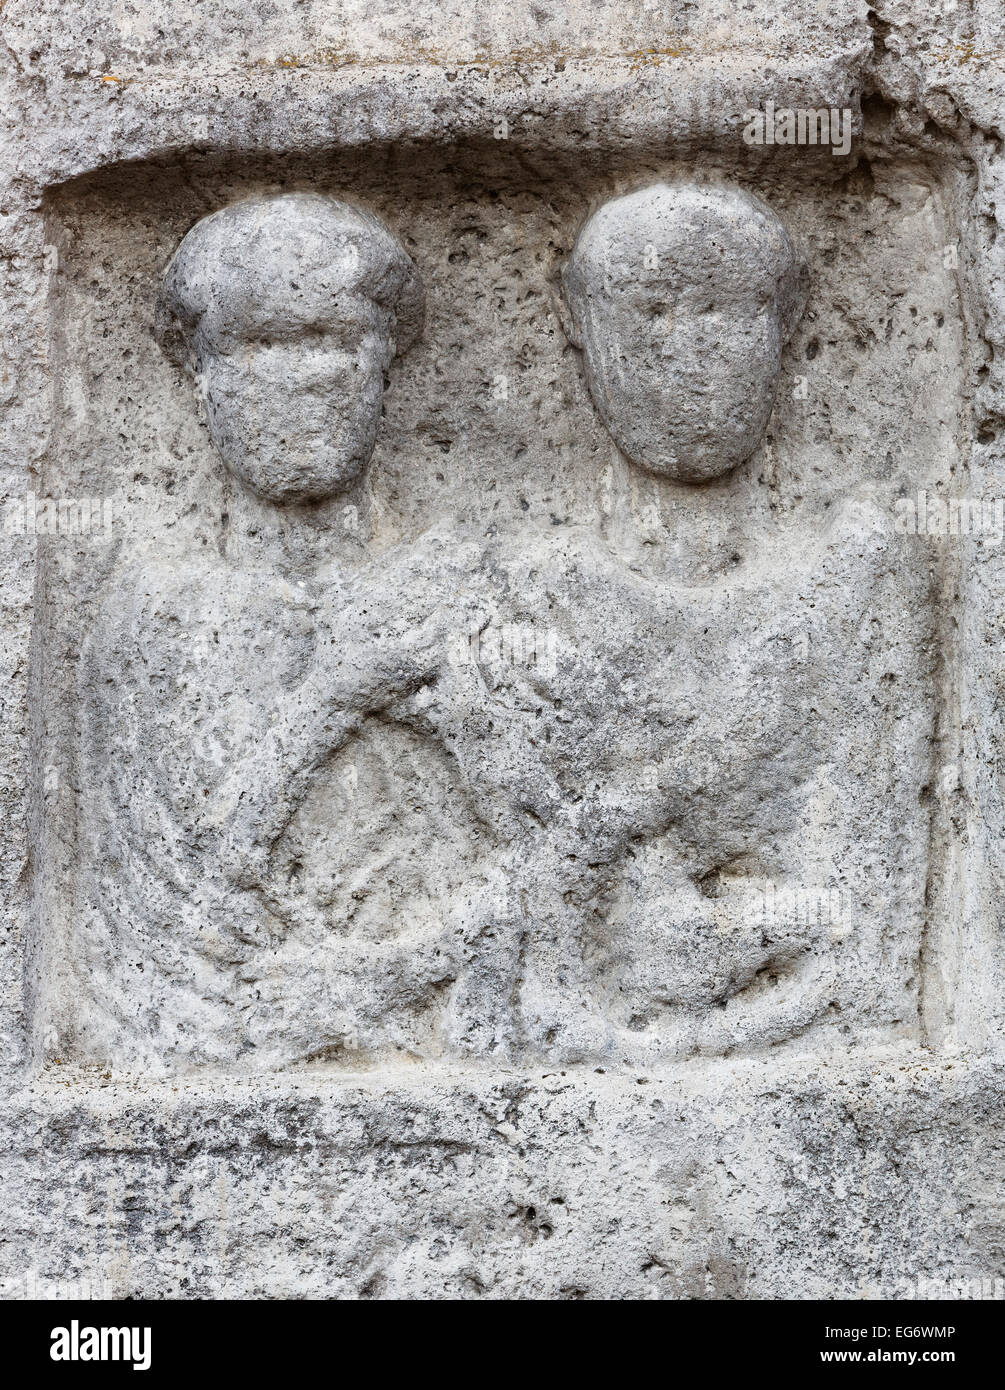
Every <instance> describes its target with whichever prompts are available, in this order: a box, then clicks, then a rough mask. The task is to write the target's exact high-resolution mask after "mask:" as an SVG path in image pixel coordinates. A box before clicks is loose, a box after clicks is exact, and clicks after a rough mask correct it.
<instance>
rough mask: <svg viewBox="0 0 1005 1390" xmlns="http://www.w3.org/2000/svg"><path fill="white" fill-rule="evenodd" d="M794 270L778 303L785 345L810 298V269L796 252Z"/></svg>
mask: <svg viewBox="0 0 1005 1390" xmlns="http://www.w3.org/2000/svg"><path fill="white" fill-rule="evenodd" d="M796 257H797V260H796V269H795V273H794V275H793V276H792V278H791V280H790V281H789V285H788V287H787V292H786V293H784V294H783V298H782V300H781V303H780V306H779V307H780V309H781V314H782V342H783V343H787V342H788V341H789V339H790V338H791V337H792V335H793V333H794V332H795V331H796V328H797V326H798V324H799V320H800V319H801V318H802V316H803V313H804V312H805V310H806V301H807V300H808V299H809V297H810V269H809V266H808V265H807V264H806V260H805V258H804V257H803V256H802V255H801V254H800V252H799V251H798V250H797V251H796Z"/></svg>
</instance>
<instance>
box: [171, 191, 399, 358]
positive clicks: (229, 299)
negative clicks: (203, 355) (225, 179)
mask: <svg viewBox="0 0 1005 1390" xmlns="http://www.w3.org/2000/svg"><path fill="white" fill-rule="evenodd" d="M291 267H292V268H293V269H294V273H296V271H297V270H299V269H301V268H302V270H303V272H304V274H311V275H313V278H314V279H315V284H316V285H317V284H318V283H319V282H320V284H321V285H322V286H323V288H324V290H325V291H326V292H327V291H328V290H329V289H330V291H331V294H332V298H333V300H336V299H337V297H338V296H339V295H344V294H350V293H355V294H359V295H364V296H365V297H366V298H368V299H371V300H373V301H374V302H375V303H376V304H378V305H379V306H380V307H381V308H382V309H384V310H385V311H386V312H387V313H388V314H389V315H390V318H391V324H392V336H393V339H394V347H395V352H397V353H403V352H406V351H407V350H408V349H409V348H410V347H411V346H412V344H413V343H414V342H415V341H416V340H417V339H418V338H419V336H420V335H421V332H422V323H423V313H424V295H423V289H422V282H421V280H420V279H419V275H418V272H417V271H416V268H415V266H414V265H413V263H412V261H411V259H410V257H409V256H408V254H407V252H406V251H405V249H404V247H403V246H402V245H401V243H400V242H399V241H398V240H397V238H396V237H395V236H394V235H393V234H392V233H391V232H390V231H389V230H388V229H387V227H385V226H384V224H383V223H382V222H381V221H380V220H379V219H378V218H377V217H375V216H374V215H373V214H372V213H370V212H367V211H365V210H364V209H362V208H355V207H351V206H350V205H349V204H348V203H343V202H339V201H337V200H336V199H334V198H328V197H325V196H323V195H321V194H317V193H288V194H281V195H278V196H276V197H268V198H250V199H248V200H247V201H244V202H240V203H234V204H232V205H230V206H229V207H225V208H222V209H221V210H220V211H219V212H214V213H211V214H210V215H209V216H208V217H204V218H203V219H202V220H201V221H200V222H197V223H196V224H195V226H194V227H193V228H192V229H191V231H189V232H188V234H187V235H186V236H185V238H184V240H183V241H182V243H181V245H180V246H179V247H178V250H177V251H176V252H175V254H174V257H173V259H172V260H171V263H170V265H169V266H168V268H167V271H166V272H165V275H164V281H163V285H162V287H161V292H160V296H159V298H158V302H157V310H156V317H155V332H156V335H157V338H158V341H159V342H160V345H161V347H162V349H163V351H164V353H165V355H166V356H167V357H168V358H170V360H171V361H173V362H175V363H176V364H177V365H178V366H181V367H183V368H185V369H186V370H188V371H194V370H195V369H196V367H197V357H198V348H197V341H198V330H199V326H200V323H201V322H202V320H203V318H204V317H205V316H206V315H207V314H212V315H213V316H214V317H216V318H218V319H220V320H222V321H223V322H224V323H225V324H230V325H231V326H232V325H233V324H234V323H235V322H237V323H239V322H240V320H241V316H242V308H243V307H244V306H248V305H250V304H251V302H252V300H253V299H254V297H255V296H256V293H259V292H260V291H261V288H262V287H263V286H264V287H265V288H269V282H270V281H275V282H277V283H279V282H280V281H281V277H282V276H283V274H285V273H286V272H288V270H289V269H290V268H291ZM296 288H297V285H296V281H292V282H291V288H290V291H289V293H290V295H291V297H293V296H294V291H295V290H296Z"/></svg>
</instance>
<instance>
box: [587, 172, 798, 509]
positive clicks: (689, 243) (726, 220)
mask: <svg viewBox="0 0 1005 1390" xmlns="http://www.w3.org/2000/svg"><path fill="white" fill-rule="evenodd" d="M804 281H805V271H804V268H803V266H802V264H801V262H800V260H799V257H798V256H797V254H796V252H795V250H794V248H793V245H792V242H791V241H790V240H789V235H788V233H787V232H786V230H785V227H784V226H783V225H782V223H781V221H780V220H779V219H778V217H777V216H776V215H775V213H773V212H772V211H771V209H770V208H769V207H767V206H766V205H765V204H764V203H762V202H761V201H760V199H758V198H754V197H752V196H751V195H750V194H748V193H745V192H743V191H742V190H741V189H738V188H732V187H699V186H697V185H692V184H654V185H653V186H652V187H650V188H645V189H642V190H641V191H640V192H637V193H631V194H628V195H627V196H626V197H623V198H616V199H614V200H612V201H611V202H609V203H607V204H605V206H604V207H602V208H600V210H599V211H598V212H596V213H594V215H593V216H592V217H591V218H590V219H589V221H588V222H587V223H586V225H585V226H584V227H583V229H582V231H581V232H580V234H579V238H578V240H577V241H576V245H575V248H574V249H573V252H572V255H571V257H570V259H569V262H568V264H567V265H566V267H565V269H564V272H563V286H564V290H565V298H566V304H567V308H568V322H567V332H568V334H569V337H570V339H571V341H572V342H573V343H574V344H575V346H576V347H579V348H581V349H582V351H583V356H584V360H585V367H586V379H587V384H588V385H589V388H590V394H591V395H592V397H593V400H594V403H595V404H596V407H597V410H598V411H599V412H600V415H601V417H602V419H603V421H604V424H605V425H606V426H607V428H608V430H609V431H610V432H611V435H612V436H613V437H614V440H615V442H616V443H617V445H618V447H619V448H620V449H621V450H622V452H623V453H625V454H626V455H627V456H628V457H629V458H630V459H632V460H633V462H635V463H637V464H639V465H640V466H641V467H643V468H647V469H649V471H650V472H652V473H656V474H659V475H661V476H663V477H667V478H676V479H680V480H683V481H687V482H700V481H703V480H704V479H707V478H715V477H718V476H719V475H720V474H722V473H726V472H728V470H729V469H731V468H735V467H736V465H737V464H739V463H742V462H743V461H744V460H745V459H747V458H749V457H750V455H751V453H752V452H753V451H754V449H755V448H756V447H757V444H758V442H759V441H760V439H761V436H762V434H763V432H764V429H765V426H766V425H767V423H768V417H769V416H770V414H771V408H772V405H773V404H774V397H775V385H776V382H777V379H778V373H779V368H780V364H781V353H782V347H783V345H784V343H785V342H786V340H787V339H788V338H789V336H790V335H791V333H792V331H793V329H794V328H795V326H796V324H797V322H798V321H799V316H800V314H801V313H802V309H803V304H804V301H805V289H804Z"/></svg>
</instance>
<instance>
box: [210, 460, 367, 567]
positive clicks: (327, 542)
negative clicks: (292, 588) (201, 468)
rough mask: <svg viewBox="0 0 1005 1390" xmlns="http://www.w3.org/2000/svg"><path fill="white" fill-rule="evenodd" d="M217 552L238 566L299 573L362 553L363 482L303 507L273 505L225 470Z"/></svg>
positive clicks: (364, 524) (349, 560)
mask: <svg viewBox="0 0 1005 1390" xmlns="http://www.w3.org/2000/svg"><path fill="white" fill-rule="evenodd" d="M222 511H223V521H222V525H221V531H220V535H221V541H220V550H221V554H222V555H223V556H224V558H225V559H226V560H227V561H228V563H230V564H232V565H235V566H236V567H238V568H240V569H250V570H256V569H265V570H270V571H272V572H273V573H275V572H277V571H278V572H279V573H282V574H285V575H288V576H290V577H291V578H303V577H305V576H310V575H313V574H315V573H316V572H318V571H319V570H323V569H324V567H325V566H326V565H330V564H335V565H338V566H339V567H341V566H342V565H345V564H351V563H352V562H353V560H358V559H359V558H360V557H361V556H362V552H363V549H364V547H365V545H366V543H367V542H368V541H369V540H370V539H371V537H372V534H373V507H372V501H371V498H370V493H369V489H368V488H367V486H366V483H365V481H360V482H359V483H357V484H355V485H354V486H353V487H352V488H351V489H347V490H346V491H345V492H342V493H340V494H339V495H338V496H337V497H333V498H329V499H326V500H325V501H323V502H315V503H312V504H310V505H307V506H277V505H276V503H274V502H268V501H265V500H264V499H263V498H261V497H259V496H257V495H256V494H255V493H253V492H252V491H251V490H250V488H247V487H246V486H245V485H244V484H243V483H241V482H239V481H238V480H237V479H235V478H233V477H231V475H230V474H227V475H226V477H225V480H224V485H223V492H222Z"/></svg>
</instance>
